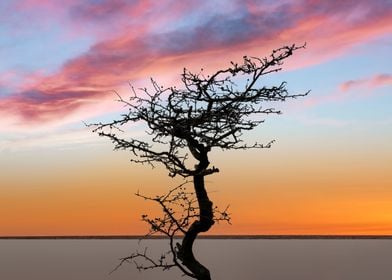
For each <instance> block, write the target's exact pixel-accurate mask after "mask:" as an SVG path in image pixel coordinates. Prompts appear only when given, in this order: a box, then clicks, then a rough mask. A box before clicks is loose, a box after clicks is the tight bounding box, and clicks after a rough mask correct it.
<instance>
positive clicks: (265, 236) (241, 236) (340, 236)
mask: <svg viewBox="0 0 392 280" xmlns="http://www.w3.org/2000/svg"><path fill="white" fill-rule="evenodd" d="M174 238H175V239H180V238H182V236H175V237H174ZM0 239H131V240H132V239H168V237H167V236H163V235H153V236H145V235H8V236H0ZM197 239H392V235H388V234H384V235H370V234H355V235H347V234H257V235H252V234H238V235H236V234H230V235H222V234H221V235H199V236H198V237H197Z"/></svg>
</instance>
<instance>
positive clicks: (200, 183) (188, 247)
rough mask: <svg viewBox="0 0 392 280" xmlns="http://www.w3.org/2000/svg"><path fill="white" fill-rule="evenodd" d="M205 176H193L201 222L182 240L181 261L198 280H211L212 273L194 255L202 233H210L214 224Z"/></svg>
mask: <svg viewBox="0 0 392 280" xmlns="http://www.w3.org/2000/svg"><path fill="white" fill-rule="evenodd" d="M204 176H205V175H203V174H198V175H195V176H193V183H194V187H195V192H196V196H197V201H198V204H199V209H200V213H199V220H197V221H195V222H193V224H192V225H191V226H190V227H189V230H188V231H187V233H186V234H185V236H184V238H183V240H182V246H181V261H182V263H183V264H184V265H185V266H186V267H187V268H188V269H189V270H190V271H191V272H192V273H193V274H194V275H195V276H196V279H197V280H211V276H210V271H209V270H208V269H207V268H206V267H205V266H203V265H202V264H201V263H199V262H198V261H197V260H196V258H195V256H194V255H193V249H192V247H193V243H194V241H195V240H196V238H197V235H198V234H199V233H200V232H206V231H208V230H209V229H210V228H211V227H212V225H213V224H214V220H213V209H212V202H211V201H210V200H209V198H208V195H207V191H206V189H205V186H204Z"/></svg>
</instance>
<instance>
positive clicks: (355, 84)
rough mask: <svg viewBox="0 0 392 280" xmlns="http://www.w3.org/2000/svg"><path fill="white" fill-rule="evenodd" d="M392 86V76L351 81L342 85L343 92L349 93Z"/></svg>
mask: <svg viewBox="0 0 392 280" xmlns="http://www.w3.org/2000/svg"><path fill="white" fill-rule="evenodd" d="M387 85H392V74H378V75H375V76H373V77H370V78H363V79H357V80H350V81H347V82H344V83H342V84H341V85H340V89H341V90H342V91H349V90H352V89H358V88H363V87H366V88H367V89H374V88H378V87H382V86H387Z"/></svg>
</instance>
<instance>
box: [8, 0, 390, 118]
mask: <svg viewBox="0 0 392 280" xmlns="http://www.w3.org/2000/svg"><path fill="white" fill-rule="evenodd" d="M37 1H38V0H26V1H25V5H27V4H30V5H32V4H31V3H35V2H37ZM38 2H39V3H40V4H42V5H47V7H49V8H48V9H52V8H53V9H56V7H54V6H52V5H51V4H49V2H50V1H42V0H41V1H38ZM38 2H37V3H38ZM247 2H248V5H249V6H248V8H247V10H245V11H244V12H243V14H242V15H241V14H239V15H237V16H235V17H232V16H230V15H221V14H217V15H211V16H210V17H209V18H208V17H207V16H206V20H205V21H201V22H200V23H197V24H196V25H195V26H192V27H187V28H185V27H184V28H178V29H175V30H173V31H167V32H164V33H159V32H157V31H158V29H157V26H159V25H161V26H166V25H167V24H173V22H174V23H175V19H173V14H172V12H173V13H174V14H175V15H178V16H180V15H184V14H185V15H186V14H187V13H190V12H191V11H190V10H191V9H197V6H196V5H191V4H189V5H185V4H179V2H177V1H176V2H175V3H176V4H171V6H170V7H171V8H172V10H171V11H170V13H169V12H168V11H167V10H166V11H159V10H157V9H156V7H155V9H154V6H152V5H151V3H150V4H145V3H146V2H144V1H137V2H135V4H134V5H131V6H126V7H123V8H120V7H122V5H124V3H125V2H123V1H120V0H116V1H115V3H117V4H118V5H119V7H117V9H112V8H113V7H112V6H110V5H109V3H111V2H109V1H103V2H102V3H101V4H100V5H96V6H94V5H93V6H89V5H86V6H85V7H84V10H83V9H82V10H81V11H79V18H78V19H77V21H78V22H79V23H78V24H81V23H83V22H86V23H87V22H89V23H91V21H95V22H96V23H97V24H98V22H105V20H107V19H111V17H112V16H114V18H115V17H116V16H119V17H120V18H125V17H130V18H131V19H132V20H133V22H132V25H131V26H132V27H137V28H130V29H127V30H123V29H118V30H116V32H113V34H106V35H105V36H103V37H102V38H101V40H100V41H99V42H98V43H96V44H95V45H93V46H92V47H91V48H90V49H89V51H88V52H86V53H85V54H83V55H80V56H79V57H75V58H74V59H72V60H70V61H68V62H66V63H65V64H64V65H63V66H62V67H61V69H60V70H59V71H58V72H57V73H55V74H52V75H46V76H42V75H39V76H37V77H33V78H31V79H29V82H28V83H27V82H26V83H24V84H22V85H21V86H20V90H19V92H17V93H15V94H14V95H12V96H10V97H6V98H1V99H0V111H2V113H6V114H12V115H13V116H14V119H15V122H19V124H20V123H29V124H34V125H45V124H46V123H50V122H56V121H58V119H59V118H62V119H64V118H67V116H68V115H79V113H80V112H81V111H83V110H85V111H89V115H91V116H93V115H94V114H100V113H103V112H102V111H101V112H98V111H95V109H96V106H95V105H94V104H97V103H102V102H107V101H108V100H110V102H111V100H113V95H112V94H111V93H110V90H117V89H119V88H123V87H124V85H126V84H127V82H128V81H133V80H142V79H145V78H149V77H150V76H153V77H156V78H157V79H158V81H162V80H166V81H175V80H176V79H177V77H178V74H179V72H181V69H182V67H184V66H187V67H189V68H191V69H194V70H198V69H199V68H201V67H204V68H205V69H210V70H214V69H217V68H219V67H226V66H227V62H228V61H230V60H239V59H240V58H241V57H242V55H244V54H249V55H263V54H268V53H269V51H270V50H271V49H273V48H276V47H279V46H281V45H285V44H292V43H293V42H297V43H303V42H307V43H308V45H309V48H308V50H307V51H305V52H303V53H301V54H299V55H298V56H294V57H293V59H292V60H291V61H290V62H289V63H288V65H287V66H288V68H290V69H296V68H301V67H305V66H308V65H312V64H317V63H320V62H323V61H326V60H328V59H331V58H334V57H336V56H339V55H343V54H345V53H346V52H348V51H350V50H351V48H352V47H353V46H355V45H357V44H360V43H363V42H367V41H369V40H371V39H373V38H377V37H379V36H384V35H386V34H390V32H392V13H391V10H390V9H389V10H388V9H384V10H382V9H379V7H378V6H376V7H375V8H374V7H373V6H371V4H368V3H369V2H360V4H359V5H357V6H355V7H356V10H354V11H353V12H351V13H350V12H347V10H346V11H345V12H343V11H342V10H341V8H342V7H341V6H339V5H340V4H339V5H338V4H336V3H335V2H334V3H335V4H331V3H329V4H325V3H324V2H323V3H324V4H323V5H321V6H317V5H313V2H314V1H308V2H309V3H308V4H309V5H303V6H300V7H298V6H295V5H288V4H286V5H282V6H277V7H273V9H275V10H273V11H275V13H276V14H274V13H273V12H271V14H268V13H267V14H266V11H268V9H267V8H268V7H266V9H258V8H257V7H258V6H257V3H256V2H253V1H247ZM252 2H253V3H252ZM26 3H27V4H26ZM147 3H149V2H147ZM171 3H172V2H171ZM191 3H193V1H192V2H191ZM194 3H196V2H194ZM238 3H239V2H238ZM351 4H352V5H354V2H352V3H351ZM74 5H77V4H74ZM255 5H256V6H255ZM287 5H288V6H287ZM73 7H75V6H73ZM372 8H374V9H373V10H374V11H373V10H372ZM269 9H272V7H269ZM373 12H374V13H373ZM111 13H113V15H111ZM358 14H361V15H363V14H366V15H367V16H366V17H358ZM135 18H136V19H135ZM147 19H150V20H147ZM152 19H156V21H154V20H152ZM157 24H158V25H157ZM97 26H98V27H97V28H99V25H97ZM286 68H287V67H286ZM354 83H355V82H354ZM385 83H390V76H387V77H385V76H382V77H381V76H380V77H377V78H374V79H373V80H371V81H369V84H370V85H372V86H377V85H380V84H385ZM353 86H354V84H351V85H350V84H347V85H345V86H344V85H342V87H343V88H350V87H353ZM94 108H95V109H94ZM15 116H17V117H16V118H15ZM70 119H72V118H70Z"/></svg>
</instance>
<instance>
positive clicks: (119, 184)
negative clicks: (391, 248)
mask: <svg viewBox="0 0 392 280" xmlns="http://www.w3.org/2000/svg"><path fill="white" fill-rule="evenodd" d="M305 42H306V44H307V45H306V49H302V50H298V51H297V52H296V53H295V54H294V55H293V56H292V57H290V58H289V59H288V60H287V63H285V64H284V71H282V72H279V73H275V74H271V75H270V77H266V78H265V79H264V80H262V81H261V85H262V84H263V83H264V84H267V85H272V84H279V83H280V82H282V81H287V82H288V89H289V90H290V91H291V92H292V93H301V92H305V91H307V90H311V94H310V95H309V96H307V97H305V98H299V99H296V100H290V101H289V102H287V103H286V104H282V106H280V108H281V109H282V111H283V115H280V116H272V117H268V118H267V119H266V122H265V123H264V124H263V125H262V126H260V127H259V128H258V129H256V130H254V131H252V132H249V133H247V134H245V138H246V139H248V140H249V141H250V142H252V141H255V140H257V141H264V142H268V141H270V140H272V139H276V140H277V141H276V143H275V144H274V145H273V146H272V148H271V149H263V150H256V151H255V150H252V151H233V152H231V151H226V152H222V151H220V150H217V151H213V152H212V155H211V158H210V161H211V163H212V164H213V165H214V166H217V167H219V169H220V170H221V172H220V173H218V174H214V175H212V176H209V177H208V178H207V188H208V190H209V191H210V194H211V198H212V199H213V200H214V202H215V203H216V204H217V205H220V206H223V207H225V206H226V205H228V204H229V205H230V212H231V213H232V218H233V220H232V223H233V225H225V224H218V225H216V226H215V228H214V229H213V230H212V233H214V234H392V68H391V63H392V2H391V1H390V0H373V1H369V0H342V1H317V0H303V1H301V0H298V1H294V0H292V1H290V0H282V1H273V0H260V1H257V0H242V1H241V0H231V1H230V0H227V1H225V0H210V1H199V0H189V1H174V0H160V1H152V0H145V1H142V0H139V1H138V0H85V1H77V0H69V1H64V0H61V1H60V0H2V1H1V2H0V236H2V235H3V236H4V235H106V234H143V233H145V232H146V231H147V226H146V225H144V224H143V223H142V222H141V221H140V215H141V214H142V213H152V214H153V213H156V212H157V209H156V208H155V207H154V205H151V204H150V203H148V202H145V201H143V200H141V199H138V198H137V197H135V196H134V193H135V192H136V191H137V190H140V191H142V192H143V193H145V194H151V195H155V194H160V193H164V192H165V190H167V189H168V187H170V186H173V185H175V184H176V183H178V182H179V180H178V179H177V180H172V179H171V178H169V177H168V176H167V172H166V170H165V169H164V168H162V167H157V168H156V169H154V170H152V169H150V168H149V167H148V166H139V165H135V164H131V163H130V162H129V154H127V152H124V151H121V152H120V151H116V152H113V147H112V145H111V143H110V142H109V141H108V140H107V139H103V138H99V137H98V136H97V135H96V134H93V133H92V132H91V129H90V128H87V127H85V125H84V122H86V123H91V122H95V121H105V120H106V121H108V120H111V119H113V118H116V116H118V115H119V114H121V112H123V110H125V109H126V108H123V107H122V106H120V104H119V103H118V102H116V101H115V100H116V95H115V94H114V93H113V91H114V90H115V91H117V92H118V93H119V94H120V95H122V96H124V97H126V96H127V95H128V94H130V87H129V84H132V85H134V86H135V87H141V86H143V87H144V86H147V87H148V86H149V79H150V77H154V78H155V80H157V81H158V82H159V83H160V84H162V85H164V86H171V85H178V84H179V74H180V73H181V72H182V69H183V68H184V67H187V68H189V69H191V70H193V71H199V70H200V68H204V71H205V72H212V71H214V70H218V69H220V68H222V67H226V66H228V65H229V63H230V61H238V62H241V58H242V56H243V55H249V56H258V57H263V56H267V55H269V53H270V51H271V50H273V49H275V48H278V47H281V46H283V45H288V44H290V45H291V44H293V43H296V44H298V45H300V44H303V43H305ZM129 129H130V130H129V134H130V135H131V136H134V137H143V134H144V130H143V129H142V128H141V127H139V126H131V127H130V128H129Z"/></svg>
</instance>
